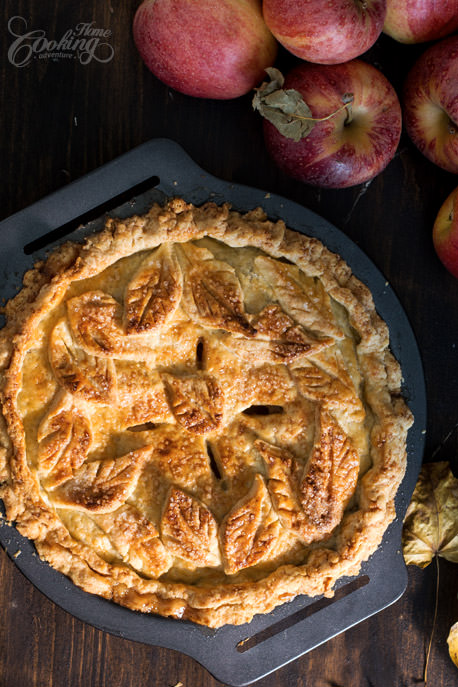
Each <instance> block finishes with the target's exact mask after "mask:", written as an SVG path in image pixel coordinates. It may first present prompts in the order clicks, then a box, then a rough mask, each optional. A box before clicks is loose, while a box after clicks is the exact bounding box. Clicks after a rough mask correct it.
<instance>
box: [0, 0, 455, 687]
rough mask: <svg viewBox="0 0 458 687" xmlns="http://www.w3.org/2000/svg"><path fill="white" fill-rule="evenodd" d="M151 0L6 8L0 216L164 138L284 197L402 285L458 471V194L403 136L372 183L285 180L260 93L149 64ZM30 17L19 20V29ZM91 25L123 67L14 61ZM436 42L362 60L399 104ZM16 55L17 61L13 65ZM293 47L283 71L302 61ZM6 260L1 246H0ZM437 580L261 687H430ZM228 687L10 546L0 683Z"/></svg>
mask: <svg viewBox="0 0 458 687" xmlns="http://www.w3.org/2000/svg"><path fill="white" fill-rule="evenodd" d="M138 4H139V3H138V0H135V1H134V0H124V1H123V2H121V1H120V0H98V2H96V1H95V0H81V1H80V2H75V1H71V0H61V1H60V2H57V1H54V2H52V1H50V0H48V2H41V3H38V2H32V0H29V1H28V2H25V1H24V0H14V1H13V0H4V2H2V3H1V9H0V22H1V34H2V40H1V44H0V50H1V63H0V104H1V127H0V179H1V187H0V188H1V191H0V193H1V195H0V199H1V204H0V219H1V218H4V217H7V216H9V215H10V214H12V213H14V212H16V211H18V210H20V209H21V208H24V207H26V206H27V205H29V204H30V203H33V202H34V201H36V200H38V199H40V198H42V197H43V196H45V195H47V194H49V193H50V192H52V191H54V190H55V189H58V188H61V187H62V186H64V185H65V184H68V183H69V182H70V181H72V180H75V179H78V178H79V177H81V176H82V175H84V174H86V173H87V172H89V171H91V170H93V169H95V168H96V167H98V166H100V165H102V164H103V163H105V162H108V161H110V160H112V159H113V158H115V157H116V156H118V155H120V154H121V153H124V152H126V151H128V150H130V149H131V148H133V147H134V146H136V145H138V144H140V143H142V142H144V141H147V140H149V139H151V138H155V137H167V138H170V139H172V140H174V141H176V142H178V143H179V144H181V145H182V146H183V148H184V149H185V150H186V151H187V152H188V153H189V155H190V156H191V157H192V158H193V159H194V160H195V161H196V162H197V163H198V164H199V165H200V166H201V167H203V168H204V169H205V170H207V171H208V172H211V173H212V174H214V175H215V176H218V177H221V178H223V179H225V180H229V181H234V182H239V183H244V184H248V185H250V186H254V187H257V188H261V189H264V190H266V191H271V192H275V193H278V194H280V195H283V196H285V197H287V198H289V199H291V200H294V201H297V202H299V203H301V204H302V205H304V206H305V207H308V208H310V209H311V210H314V211H315V212H317V213H319V214H320V215H322V216H323V217H325V218H326V219H328V220H329V221H331V222H332V223H333V224H335V225H336V226H337V227H339V228H340V229H342V230H343V231H344V232H345V233H346V234H347V235H348V236H349V237H350V238H351V239H352V240H353V241H355V242H356V243H357V244H358V245H359V246H360V247H361V248H362V250H363V251H365V252H366V253H367V254H368V255H369V257H370V258H371V259H372V260H373V261H374V262H375V264H376V265H377V266H378V267H379V269H380V270H381V271H382V272H383V273H384V275H385V276H386V278H387V280H388V281H389V282H390V283H391V285H392V286H393V288H394V290H395V292H396V293H397V295H398V297H399V299H400V301H401V303H402V304H403V306H404V308H405V310H406V312H407V315H408V317H409V319H410V322H411V324H412V327H413V329H414V331H415V334H416V337H417V340H418V344H419V348H420V351H421V355H422V359H423V363H424V370H425V377H426V385H427V396H428V424H427V435H426V451H425V460H428V461H429V460H439V459H440V460H449V461H450V462H451V464H452V466H453V468H454V470H455V474H456V473H457V467H458V465H457V458H456V455H457V431H456V427H457V422H458V365H457V351H456V344H457V342H458V315H457V313H458V281H457V280H456V279H454V278H453V277H451V276H450V275H449V274H448V273H447V272H446V271H445V269H444V268H443V267H442V266H441V264H440V262H439V261H438V259H437V257H436V255H435V253H434V249H433V246H432V241H431V229H432V224H433V221H434V218H435V216H436V213H437V211H438V209H439V207H440V205H441V204H442V202H443V200H445V198H446V196H447V195H448V193H449V192H450V191H451V190H452V189H453V188H454V187H455V186H456V185H457V184H458V180H457V177H456V176H453V175H451V174H448V173H446V172H444V171H442V170H441V169H439V168H438V167H435V166H434V165H432V164H431V163H430V162H428V161H427V160H426V159H425V158H423V157H422V156H421V155H420V153H419V152H418V151H417V150H416V149H415V148H414V146H413V145H412V144H411V143H410V141H409V140H408V138H407V137H406V135H405V134H403V136H402V139H401V143H400V146H399V149H398V152H397V155H396V157H395V159H394V160H393V161H392V162H391V163H390V165H389V166H388V168H387V169H386V170H385V172H383V173H382V174H381V175H379V176H378V177H377V178H376V179H374V180H373V181H372V182H371V183H370V184H367V185H365V186H362V187H361V186H359V187H354V188H350V189H347V190H341V191H339V190H333V191H330V190H327V191H326V190H320V189H315V188H312V187H309V186H306V185H304V184H301V183H299V182H295V181H292V180H290V179H288V178H287V177H286V176H284V175H283V174H282V173H281V172H279V170H278V169H277V168H276V167H275V165H274V164H273V162H272V161H271V160H270V159H269V158H268V156H267V153H266V151H265V149H264V144H263V138H262V127H261V121H260V118H259V116H258V115H257V114H256V113H255V112H253V110H252V108H251V96H250V95H247V96H245V97H243V98H239V99H237V100H232V101H220V102H217V101H205V100H199V99H193V98H190V97H187V96H184V95H181V94H180V93H177V92H175V91H172V90H171V89H168V88H167V87H166V86H165V85H163V84H161V83H160V82H159V81H158V80H157V79H155V77H154V76H153V75H152V74H151V73H150V72H148V71H147V70H146V68H145V67H144V66H143V64H142V62H141V60H140V58H139V55H138V53H137V51H136V49H135V46H134V43H133V40H132V35H131V25H132V18H133V15H134V12H135V9H136V7H137V5H138ZM14 17H16V18H17V19H16V20H15V21H14V22H13V21H12V19H13V18H14ZM80 22H88V23H90V22H94V26H96V27H98V28H103V29H106V30H109V31H110V32H111V33H110V35H109V37H108V38H106V40H107V42H108V43H109V45H110V46H111V47H112V49H113V57H112V59H110V60H109V61H107V62H105V63H103V62H99V61H97V60H96V59H92V60H91V61H89V63H88V64H81V63H80V61H79V60H78V59H77V58H75V59H65V58H63V57H61V58H56V59H54V60H53V59H45V58H44V57H43V56H40V55H39V54H36V55H35V59H32V60H31V61H30V63H29V64H28V65H26V66H23V67H20V66H17V65H16V64H14V58H13V57H12V48H11V46H12V44H13V42H14V40H15V36H13V35H12V33H11V30H14V31H15V32H16V33H17V34H19V33H21V34H22V33H26V32H28V31H38V30H42V31H43V32H44V35H45V36H46V37H47V39H48V40H51V39H59V38H60V37H62V36H63V35H64V33H65V32H66V31H67V30H68V29H74V28H75V26H76V25H77V24H79V23H80ZM423 50H424V46H401V45H399V44H396V43H395V42H394V41H392V40H391V39H389V38H387V37H386V36H382V37H381V38H380V39H379V41H378V42H377V44H376V45H375V46H374V47H373V48H372V49H371V50H370V51H369V53H367V54H366V55H365V56H364V59H366V60H367V61H369V62H371V63H372V64H374V65H375V66H377V67H379V68H380V69H381V70H382V71H383V72H384V73H385V75H386V76H387V77H388V79H390V81H391V82H392V83H393V85H394V86H395V88H396V89H397V90H398V93H401V89H402V83H403V80H404V78H405V75H406V73H407V71H408V69H409V66H410V65H411V64H412V63H413V61H414V60H415V58H416V57H417V56H418V55H419V54H420V53H421V52H422V51H423ZM16 57H17V56H16ZM295 62H296V60H295V58H293V57H292V56H290V55H288V54H286V52H284V51H281V52H280V54H279V58H278V66H279V67H280V68H281V69H282V70H287V69H288V68H289V67H290V66H292V65H293V64H295ZM0 250H1V237H0ZM457 573H458V567H456V566H454V565H452V564H450V563H447V562H446V561H441V563H440V587H439V606H438V618H437V625H436V631H435V634H434V638H433V643H432V649H431V658H430V665H429V679H428V685H430V687H454V686H455V685H458V669H456V668H455V667H454V666H453V664H452V663H451V661H450V659H449V657H448V652H447V645H446V637H447V634H448V630H449V628H450V626H451V624H452V623H453V622H455V621H457V620H458V602H457V591H458V574H457ZM435 586H436V570H435V567H434V565H431V566H430V567H429V568H427V569H425V570H424V571H421V570H419V569H417V568H410V569H409V583H408V588H407V591H406V593H405V594H404V596H403V597H402V598H401V600H399V601H398V602H397V603H395V604H394V605H393V606H391V607H390V608H388V609H386V610H384V611H382V612H381V613H379V614H377V615H376V616H374V617H372V618H371V619H369V620H367V621H365V622H363V623H360V624H359V625H358V626H356V627H354V628H353V629H351V630H348V631H347V632H345V633H344V634H342V635H340V636H338V637H336V638H334V639H332V640H330V641H329V642H327V643H326V644H324V645H322V646H321V647H319V648H317V649H315V650H314V651H312V652H310V653H309V654H307V655H305V656H304V657H302V658H300V659H298V660H297V661H294V662H293V663H291V664H289V665H288V666H286V667H285V668H282V669H280V670H278V671H276V672H275V673H272V674H271V675H269V676H268V677H266V678H264V679H262V680H260V681H259V682H258V683H257V684H259V686H260V687H280V686H286V685H288V687H289V686H291V687H294V686H297V687H305V686H307V687H411V686H413V685H421V684H423V671H424V663H425V652H426V649H427V645H428V640H429V636H430V633H431V629H432V623H433V614H434V599H435ZM179 682H181V683H182V684H183V686H184V687H197V686H199V687H200V686H201V687H215V686H216V685H219V684H220V683H219V682H217V681H216V680H215V679H214V678H213V677H212V676H211V675H210V674H209V673H208V672H207V671H206V670H205V669H204V668H202V667H201V666H200V665H199V664H198V663H196V662H195V661H194V660H193V659H191V658H188V657H186V656H184V655H182V654H179V653H178V652H175V651H172V650H167V649H159V648H154V647H149V646H146V645H142V644H139V643H134V642H131V641H128V640H125V639H119V638H114V637H112V636H110V635H108V634H106V633H104V632H101V631H99V630H96V629H94V628H93V627H90V626H89V625H86V624H84V623H82V622H80V621H79V620H76V619H75V618H73V617H71V616H70V615H69V614H67V613H66V612H64V611H63V610H61V609H60V608H58V607H57V606H56V605H55V604H54V603H52V602H51V601H49V600H48V599H46V598H45V597H44V596H43V595H42V594H41V593H40V592H38V591H37V590H36V589H35V588H34V587H33V586H32V585H31V584H30V583H29V582H28V581H27V580H26V579H25V578H24V577H23V575H22V574H21V573H20V572H19V571H18V569H17V568H16V566H15V564H14V562H13V561H11V560H10V559H9V558H8V557H7V555H6V554H5V552H4V551H3V550H1V551H0V687H61V686H63V685H66V686H68V687H112V686H114V685H116V687H140V686H141V687H146V686H148V687H149V686H152V687H174V685H176V684H177V683H179Z"/></svg>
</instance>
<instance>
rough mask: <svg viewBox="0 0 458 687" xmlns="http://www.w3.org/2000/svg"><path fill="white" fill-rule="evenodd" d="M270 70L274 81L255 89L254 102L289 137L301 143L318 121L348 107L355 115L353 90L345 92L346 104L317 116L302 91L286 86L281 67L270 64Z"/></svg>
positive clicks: (264, 115)
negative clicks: (323, 115)
mask: <svg viewBox="0 0 458 687" xmlns="http://www.w3.org/2000/svg"><path fill="white" fill-rule="evenodd" d="M266 72H267V75H268V77H269V79H270V81H264V82H263V83H262V84H261V86H260V87H259V88H255V95H254V97H253V101H252V105H253V108H254V109H255V110H258V111H259V112H260V114H261V115H262V116H263V117H264V118H265V119H267V120H268V121H269V122H271V123H272V124H273V125H274V126H275V127H276V128H277V129H278V131H279V132H280V133H281V134H283V136H285V137H286V138H291V139H292V140H293V141H295V142H296V143H297V142H298V141H300V140H301V139H302V138H306V137H307V136H308V135H309V134H310V132H311V131H312V129H313V127H314V126H315V124H316V123H317V122H322V121H326V120H327V119H331V117H334V115H336V114H338V113H339V112H342V110H345V109H346V110H347V117H348V118H350V117H351V103H352V102H353V94H352V93H344V94H343V95H342V105H341V106H340V107H338V108H337V110H335V111H334V112H331V113H329V114H328V115H327V116H325V117H313V115H312V111H311V109H310V107H309V106H308V105H307V103H306V102H305V101H304V99H303V97H302V95H301V94H300V93H299V91H297V90H296V89H294V88H288V89H287V90H285V89H283V85H284V83H285V78H284V76H283V74H282V73H281V72H280V71H279V70H278V69H275V68H274V67H268V68H267V69H266Z"/></svg>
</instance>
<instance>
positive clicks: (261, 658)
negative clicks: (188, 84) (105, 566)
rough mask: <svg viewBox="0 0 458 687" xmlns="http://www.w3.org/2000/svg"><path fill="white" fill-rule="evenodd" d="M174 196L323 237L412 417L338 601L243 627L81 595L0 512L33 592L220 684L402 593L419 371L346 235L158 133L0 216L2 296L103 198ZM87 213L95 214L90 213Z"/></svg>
mask: <svg viewBox="0 0 458 687" xmlns="http://www.w3.org/2000/svg"><path fill="white" fill-rule="evenodd" d="M153 177H154V178H153ZM145 184H146V186H147V187H149V190H145V188H144V186H145ZM126 194H127V197H129V200H128V201H127V202H126V200H125V199H126ZM177 195H179V196H181V197H183V198H185V199H186V200H187V201H189V202H193V203H195V204H200V203H203V202H205V201H207V200H213V201H215V202H217V203H218V202H223V201H229V202H230V203H231V204H232V205H233V207H234V208H236V209H239V210H244V211H247V210H250V209H252V208H254V207H257V206H262V207H263V208H264V209H265V211H266V212H267V214H268V215H269V217H270V218H272V219H275V218H279V217H281V218H283V219H284V220H285V221H286V224H287V225H288V226H290V227H291V228H293V229H296V230H297V231H300V232H303V233H305V234H308V235H309V236H315V237H317V238H319V239H320V240H322V241H323V242H324V243H325V244H326V246H328V248H330V249H331V250H332V251H335V252H337V253H339V254H340V255H341V256H342V257H343V258H344V259H345V260H346V261H347V262H348V264H349V265H350V266H351V268H352V270H353V272H354V274H355V275H356V276H357V277H359V278H360V279H361V280H362V281H363V282H364V283H365V284H367V285H368V286H369V288H370V289H371V291H372V293H373V296H374V301H375V304H376V307H377V310H378V312H379V313H380V315H381V316H382V317H383V318H384V320H385V321H386V322H387V323H388V325H389V329H390V337H391V348H392V351H393V352H394V354H395V356H396V357H397V358H398V360H399V361H400V363H401V365H402V369H403V375H404V395H405V397H406V398H407V401H408V403H409V405H410V408H411V409H412V411H413V413H414V415H415V423H414V426H413V427H412V428H411V430H410V431H409V437H408V466H407V472H406V475H405V479H404V481H403V483H402V486H401V488H400V490H399V492H398V495H397V499H396V512H397V518H396V521H395V522H394V523H393V524H392V525H391V526H390V527H389V528H388V530H387V532H386V534H385V537H384V539H383V543H382V545H381V546H380V547H379V549H378V550H377V551H376V552H375V553H374V555H373V556H372V557H371V558H370V559H369V560H368V561H367V562H366V563H364V564H363V566H362V570H361V574H360V576H359V577H357V578H354V579H352V580H349V579H347V580H345V579H344V580H340V581H339V584H338V585H337V587H338V591H337V593H336V596H335V598H334V599H331V600H329V599H318V600H317V599H316V598H313V599H311V598H308V597H304V596H300V597H297V598H296V599H295V600H294V601H292V602H290V603H288V604H284V605H283V606H280V607H278V608H276V609H275V610H274V611H273V612H271V613H269V614H267V615H260V616H256V617H255V618H254V619H253V621H252V622H251V623H250V624H248V625H242V626H238V627H234V626H226V627H223V628H220V629H217V630H211V629H208V628H205V627H201V626H199V625H196V624H193V623H191V622H187V621H179V620H173V619H167V618H161V617H156V616H153V615H144V614H141V613H137V612H134V611H130V610H128V609H125V608H121V607H120V606H117V605H116V604H113V603H111V602H109V601H106V600H104V599H101V598H99V597H96V596H93V595H90V594H88V593H86V592H83V591H82V590H80V589H78V588H77V587H76V586H75V585H73V584H72V583H71V582H70V581H69V580H68V579H67V578H66V577H65V576H63V575H62V574H61V573H58V572H56V571H55V570H53V569H52V568H51V567H50V566H49V565H47V564H46V563H44V562H42V561H41V560H40V559H39V558H38V556H37V554H36V551H35V548H34V546H33V544H32V543H31V542H29V541H28V540H26V539H24V538H23V537H22V536H21V535H20V534H19V533H18V532H17V530H16V529H15V528H14V527H13V526H11V525H8V524H7V523H6V522H5V521H4V520H3V519H1V518H0V523H2V526H1V527H0V542H1V544H2V545H3V546H4V548H5V549H6V551H7V552H8V554H9V556H10V557H11V558H12V560H14V562H15V564H16V565H17V567H18V568H19V569H20V570H21V571H22V572H23V573H24V575H25V576H26V577H27V578H28V579H29V580H30V581H31V582H32V583H33V584H34V585H35V586H36V587H37V588H38V589H39V590H40V591H41V592H43V593H44V594H45V595H46V596H47V597H49V598H50V599H52V600H53V601H54V602H55V603H57V604H58V605H59V606H61V607H62V608H63V609H65V610H66V611H68V612H69V613H71V614H73V615H74V616H76V617H77V618H80V619H81V620H83V621H85V622H87V623H90V624H91V625H94V626H95V627H97V628H99V629H101V630H105V631H107V632H110V633H112V634H114V635H117V636H120V637H125V638H127V639H131V640H135V641H139V642H143V643H146V644H151V645H154V646H163V647H168V648H172V649H176V650H179V651H181V652H183V653H185V654H188V655H190V656H192V657H193V658H195V659H196V660H197V661H199V663H201V664H202V665H203V666H205V667H206V668H207V669H208V670H209V671H210V672H211V673H212V674H213V675H214V676H215V677H216V678H217V679H218V680H220V681H222V682H224V683H226V684H228V685H233V686H234V687H241V686H242V685H247V684H250V683H252V682H254V681H256V680H258V679H260V678H261V677H264V676H265V675H267V674H269V673H270V672H272V671H274V670H276V669H277V668H279V667H281V666H284V665H285V664H287V663H289V662H290V661H293V660H294V659H296V658H298V657H299V656H301V655H303V654H304V653H306V652H308V651H310V650H311V649H313V648H314V647H316V646H318V645H319V644H321V643H323V642H325V641H327V640H328V639H330V638H331V637H333V636H335V635H337V634H339V633H340V632H343V631H344V630H346V629H348V628H349V627H351V626H353V625H355V624H356V623H358V622H361V621H362V620H364V619H365V618H368V617H369V616H371V615H373V614H374V613H377V612H378V611H380V610H382V609H383V608H385V607H386V606H388V605H390V604H391V603H393V602H394V601H396V600H397V599H398V598H399V597H400V596H401V595H402V594H403V592H404V590H405V587H406V581H407V574H406V568H405V564H404V561H403V557H402V553H401V549H400V538H401V529H402V519H403V516H404V513H405V510H406V508H407V505H408V503H409V500H410V497H411V494H412V491H413V488H414V486H415V482H416V479H417V475H418V472H419V469H420V466H421V462H422V455H423V447H424V438H425V437H424V435H425V428H426V395H425V385H424V376H423V370H422V363H421V358H420V355H419V351H418V348H417V344H416V341H415V337H414V335H413V332H412V329H411V327H410V324H409V322H408V320H407V317H406V315H405V313H404V311H403V308H402V306H401V305H400V303H399V301H398V299H397V297H396V295H395V294H394V292H393V290H392V289H391V287H390V285H389V284H388V283H387V281H386V280H385V278H384V277H383V275H382V274H381V273H380V272H379V270H378V269H377V268H376V267H375V266H374V264H373V263H372V262H371V261H370V260H369V258H368V257H367V256H366V255H365V254H364V253H363V252H362V251H361V250H360V249H359V248H358V247H357V246H356V245H355V244H354V243H353V242H352V241H351V240H350V239H349V238H348V237H347V236H346V235H345V234H343V233H342V232H341V231H339V230H338V229H337V228H335V227H334V226H332V225H331V224H330V223H329V222H327V221H325V220H324V219H323V218H321V217H319V216H318V215H316V214H314V213H312V212H311V211H309V210H307V209H306V208H304V207H302V206H301V205H299V204H297V203H293V202H291V201H289V200H287V199H285V198H282V197H280V196H278V195H275V194H273V193H272V194H270V193H266V192H265V191H261V190H258V189H254V188H250V187H247V186H241V185H238V184H232V183H229V182H226V181H222V180H220V179H217V178H215V177H214V176H211V175H210V174H207V173H206V172H205V171H203V170H202V169H201V168H200V167H198V166H197V165H196V164H195V163H194V162H193V161H192V160H191V159H190V158H189V157H188V155H187V154H186V153H185V152H184V151H183V149H182V148H181V147H180V146H178V145H177V144H176V143H174V142H173V141H170V140H166V139H155V140H152V141H149V142H147V143H144V144H143V145H141V146H139V147H138V148H135V149H134V150H132V151H130V152H128V153H126V154H125V155H122V156H121V157H119V158H117V159H115V160H113V161H112V162H110V163H108V164H106V165H104V166H103V167H101V168H99V169H97V170H95V171H94V172H92V173H90V174H88V175H87V176H85V177H83V178H82V179H79V180H78V181H75V182H73V183H71V184H69V185H68V186H66V187H65V188H62V189H61V190H59V191H57V192H56V193H53V194H51V195H49V196H47V197H46V198H43V199H42V200H40V201H39V202H37V203H35V204H33V205H32V206H30V207H28V208H26V209H25V210H22V211H21V212H18V213H16V214H15V215H13V216H11V217H9V218H8V219H6V220H4V221H3V222H1V223H0V285H1V293H2V296H3V297H5V298H10V297H11V296H13V295H14V294H15V293H16V292H17V291H18V289H19V288H20V286H21V281H22V275H23V273H24V271H25V270H26V269H28V268H29V267H31V265H32V264H33V263H34V262H35V261H36V260H37V259H38V258H41V257H43V256H44V255H45V254H46V252H47V251H49V249H50V248H51V247H53V245H55V243H58V242H61V241H62V240H63V234H65V233H68V232H70V231H71V233H70V234H69V238H71V239H73V240H81V239H82V238H83V236H86V235H88V234H90V233H92V232H94V231H96V230H98V229H100V228H101V227H102V225H103V221H104V216H103V215H102V216H101V209H103V208H106V207H107V205H108V206H110V213H109V214H110V215H113V216H118V217H119V216H123V217H126V216H128V215H130V214H133V213H134V212H135V213H141V212H144V211H146V210H147V209H148V207H149V206H150V205H151V204H152V203H153V202H154V201H159V202H162V201H163V200H164V199H165V197H170V196H177ZM88 213H89V214H88ZM91 213H95V215H96V216H97V218H96V219H93V220H91V221H87V220H88V217H90V215H91ZM81 218H83V219H84V226H79V227H77V228H75V227H74V224H73V223H74V221H75V220H76V222H77V223H78V222H80V221H81ZM62 227H64V229H62ZM43 237H44V238H43ZM66 238H67V237H66ZM40 246H41V247H40ZM0 504H1V502H0Z"/></svg>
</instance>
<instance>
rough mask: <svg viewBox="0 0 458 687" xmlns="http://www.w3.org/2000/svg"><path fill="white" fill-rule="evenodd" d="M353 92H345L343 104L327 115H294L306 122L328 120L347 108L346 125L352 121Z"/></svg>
mask: <svg viewBox="0 0 458 687" xmlns="http://www.w3.org/2000/svg"><path fill="white" fill-rule="evenodd" d="M353 98H354V96H353V93H345V95H344V96H342V100H343V105H341V106H340V107H338V108H337V110H335V111H334V112H331V114H328V115H326V117H301V116H300V115H294V118H295V119H302V120H304V121H306V122H326V121H327V120H328V119H331V118H332V117H335V116H336V115H337V114H339V112H342V110H345V109H346V110H347V117H346V119H345V126H347V125H348V124H350V122H351V121H352V119H353V117H352V108H351V105H352V102H353Z"/></svg>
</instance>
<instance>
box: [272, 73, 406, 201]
mask: <svg viewBox="0 0 458 687" xmlns="http://www.w3.org/2000/svg"><path fill="white" fill-rule="evenodd" d="M287 89H295V90H297V91H298V92H299V93H300V94H301V95H302V97H303V99H304V101H305V102H306V103H307V104H308V106H309V107H310V110H311V112H312V115H313V117H314V118H324V117H327V116H328V115H330V114H331V113H332V112H335V111H337V110H339V111H338V112H337V114H335V115H334V116H331V117H330V118H329V119H325V120H324V121H319V122H316V123H315V125H314V127H313V129H312V130H311V132H310V133H309V134H308V136H307V137H306V138H301V139H300V140H299V141H297V142H296V141H294V140H292V139H291V138H287V137H286V136H284V135H282V134H281V133H280V132H279V131H278V129H277V128H276V127H275V126H274V125H273V124H271V123H270V122H269V121H267V120H264V137H265V141H266V145H267V149H268V151H269V152H270V154H271V156H272V157H273V159H274V160H275V162H276V163H277V164H278V165H279V167H281V168H282V169H283V170H284V171H285V172H286V173H287V174H289V175H290V176H292V177H294V178H296V179H299V180H301V181H304V182H305V183H307V184H312V185H314V186H322V187H325V188H344V187H347V186H354V185H355V184H360V183H362V182H365V181H368V180H369V179H372V178H373V177H374V176H376V175H377V174H379V172H381V171H382V170H383V169H384V168H385V167H386V165H387V164H388V162H389V161H390V160H391V159H392V157H393V156H394V154H395V152H396V148H397V146H398V143H399V138H400V135H401V126H402V122H401V106H400V104H399V100H398V97H397V95H396V93H395V91H394V89H393V87H392V86H391V84H390V83H389V82H388V81H387V79H386V78H385V77H384V76H383V74H382V73H381V72H380V71H379V70H378V69H376V68H375V67H372V66H371V65H369V64H366V63H365V62H363V61H362V60H353V61H351V62H347V63H345V64H339V65H334V66H331V65H314V64H307V63H302V64H300V65H299V66H297V67H295V68H294V69H293V70H292V71H291V72H290V73H289V74H288V75H287V77H286V80H285V84H284V90H287ZM349 93H352V94H353V104H352V105H351V108H350V111H348V110H347V108H345V107H344V108H343V109H342V102H343V101H342V99H343V97H344V96H345V94H349Z"/></svg>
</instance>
